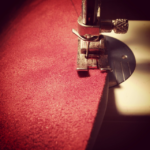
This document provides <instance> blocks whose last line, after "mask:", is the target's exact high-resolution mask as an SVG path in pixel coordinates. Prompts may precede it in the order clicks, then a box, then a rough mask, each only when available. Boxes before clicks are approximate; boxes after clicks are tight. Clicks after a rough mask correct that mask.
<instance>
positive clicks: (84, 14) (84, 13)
mask: <svg viewBox="0 0 150 150" xmlns="http://www.w3.org/2000/svg"><path fill="white" fill-rule="evenodd" d="M82 23H83V24H87V0H82Z"/></svg>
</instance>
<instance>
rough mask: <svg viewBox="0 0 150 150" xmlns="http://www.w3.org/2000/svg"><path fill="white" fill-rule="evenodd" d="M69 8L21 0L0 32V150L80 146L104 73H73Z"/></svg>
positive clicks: (62, 1) (73, 23) (73, 17)
mask: <svg viewBox="0 0 150 150" xmlns="http://www.w3.org/2000/svg"><path fill="white" fill-rule="evenodd" d="M73 2H74V6H75V7H76V11H77V12H78V13H80V8H81V0H77V1H73ZM74 6H73V4H72V2H71V1H70V0H57V1H56V0H49V1H48V0H35V1H30V2H27V3H26V4H25V5H24V6H23V7H22V8H21V9H20V10H19V11H18V14H17V15H16V17H15V18H14V19H12V20H10V21H9V25H8V27H7V30H5V31H4V33H3V34H2V35H3V36H0V41H1V42H0V149H2V150H4V149H14V150H16V149H36V150H38V149H39V150H42V149H54V150H63V149H64V150H73V149H75V150H84V149H85V148H86V145H87V142H88V139H89V137H90V133H91V130H92V127H93V123H94V119H95V116H96V114H97V108H98V105H99V102H100V99H101V95H102V92H103V87H104V84H105V79H106V73H101V72H100V71H99V70H90V71H89V76H87V77H80V76H79V75H78V74H77V72H76V59H77V37H76V36H75V35H74V34H72V32H71V29H72V28H75V29H76V28H77V18H78V17H77V13H76V11H75V7H74Z"/></svg>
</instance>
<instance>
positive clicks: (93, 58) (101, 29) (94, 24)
mask: <svg viewBox="0 0 150 150" xmlns="http://www.w3.org/2000/svg"><path fill="white" fill-rule="evenodd" d="M100 5H101V3H100V0H82V13H81V15H80V16H79V18H78V31H76V30H74V29H73V30H72V32H73V33H74V34H75V35H77V36H78V58H77V70H78V71H88V69H89V68H99V69H100V70H101V71H107V70H108V71H111V68H110V66H109V64H108V54H107V50H106V48H105V47H106V46H105V38H104V36H103V35H102V34H101V33H106V32H111V31H112V30H113V31H114V32H115V33H126V32H127V30H128V20H127V19H116V20H101V17H100Z"/></svg>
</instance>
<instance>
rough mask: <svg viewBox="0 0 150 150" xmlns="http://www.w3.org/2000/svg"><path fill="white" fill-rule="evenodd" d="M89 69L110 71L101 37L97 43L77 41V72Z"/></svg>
mask: <svg viewBox="0 0 150 150" xmlns="http://www.w3.org/2000/svg"><path fill="white" fill-rule="evenodd" d="M89 69H100V70H101V71H111V68H110V67H109V65H108V55H107V53H106V49H105V39H104V36H102V35H101V38H100V40H99V41H92V42H89V41H83V40H82V39H78V57H77V71H88V70H89Z"/></svg>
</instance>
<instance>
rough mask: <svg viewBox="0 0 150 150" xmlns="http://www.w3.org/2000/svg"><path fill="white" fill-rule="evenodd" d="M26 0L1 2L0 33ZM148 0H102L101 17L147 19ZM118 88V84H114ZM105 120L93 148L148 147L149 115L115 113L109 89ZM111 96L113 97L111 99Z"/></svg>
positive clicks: (149, 17) (131, 149)
mask: <svg viewBox="0 0 150 150" xmlns="http://www.w3.org/2000/svg"><path fill="white" fill-rule="evenodd" d="M28 1H29V0H13V1H12V0H1V1H0V34H1V33H2V31H3V30H4V28H5V27H6V26H7V24H8V23H9V21H10V20H11V19H12V18H14V17H15V15H16V14H17V12H19V9H21V8H22V7H23V5H24V3H26V2H28ZM149 6H150V5H149V2H148V1H147V0H142V1H137V0H103V1H102V7H101V17H102V18H103V19H116V18H126V19H128V20H139V21H143V20H147V21H148V20H150V12H149V10H150V8H149ZM116 88H119V87H116ZM109 92H110V95H111V96H113V98H109V101H108V106H107V110H106V114H105V117H104V121H103V124H102V127H101V130H100V132H99V135H98V138H97V141H96V143H95V147H94V150H141V149H142V150H148V149H150V117H149V116H122V115H120V114H119V113H118V112H117V109H116V105H115V101H114V100H113V99H115V95H114V89H110V91H109ZM110 99H112V100H110Z"/></svg>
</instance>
